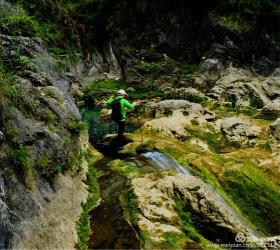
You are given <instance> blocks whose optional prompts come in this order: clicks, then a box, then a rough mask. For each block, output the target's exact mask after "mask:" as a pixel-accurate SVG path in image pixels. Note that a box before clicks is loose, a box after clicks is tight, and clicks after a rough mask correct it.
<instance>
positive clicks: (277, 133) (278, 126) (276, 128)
mask: <svg viewBox="0 0 280 250" xmlns="http://www.w3.org/2000/svg"><path fill="white" fill-rule="evenodd" d="M269 131H270V133H271V134H272V135H273V136H274V137H275V138H276V139H277V140H280V118H278V119H277V120H276V121H275V122H274V123H272V124H270V125H269Z"/></svg>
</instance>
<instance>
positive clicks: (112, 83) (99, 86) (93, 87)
mask: <svg viewBox="0 0 280 250" xmlns="http://www.w3.org/2000/svg"><path fill="white" fill-rule="evenodd" d="M120 88H126V85H125V83H124V82H123V81H121V80H114V79H107V80H95V81H93V82H92V83H90V84H88V85H87V86H86V87H85V88H84V93H85V94H89V93H91V92H94V91H97V90H99V91H100V90H103V89H106V90H114V91H117V90H118V89H120Z"/></svg>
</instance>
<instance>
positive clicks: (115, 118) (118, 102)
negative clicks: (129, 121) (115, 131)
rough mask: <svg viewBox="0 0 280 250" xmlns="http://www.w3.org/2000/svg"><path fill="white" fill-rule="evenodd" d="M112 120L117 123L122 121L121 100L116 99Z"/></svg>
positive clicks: (113, 104)
mask: <svg viewBox="0 0 280 250" xmlns="http://www.w3.org/2000/svg"><path fill="white" fill-rule="evenodd" d="M111 118H112V119H113V121H115V122H119V121H120V120H121V119H122V113H121V99H115V100H114V101H113V103H112V114H111Z"/></svg>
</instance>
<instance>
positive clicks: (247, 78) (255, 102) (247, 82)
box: [208, 67, 270, 108]
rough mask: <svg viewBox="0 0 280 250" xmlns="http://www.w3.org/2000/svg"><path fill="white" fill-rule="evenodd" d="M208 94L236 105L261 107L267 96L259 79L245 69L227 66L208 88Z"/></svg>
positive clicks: (267, 99)
mask: <svg viewBox="0 0 280 250" xmlns="http://www.w3.org/2000/svg"><path fill="white" fill-rule="evenodd" d="M208 96H210V97H212V98H216V99H222V100H224V101H230V102H232V104H233V106H237V107H256V108H262V107H263V106H264V105H266V104H267V103H268V102H270V100H269V98H268V97H267V96H266V95H265V93H264V91H263V88H262V84H261V79H258V78H256V77H253V75H252V74H251V73H250V72H249V71H246V70H243V69H237V68H232V67H230V68H228V69H227V70H226V71H225V73H224V74H223V76H221V78H220V79H219V80H218V81H217V82H216V84H215V86H214V87H213V88H212V89H211V90H210V92H209V93H208Z"/></svg>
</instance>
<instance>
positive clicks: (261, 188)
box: [222, 164, 280, 235]
mask: <svg viewBox="0 0 280 250" xmlns="http://www.w3.org/2000/svg"><path fill="white" fill-rule="evenodd" d="M222 185H223V187H224V190H225V191H226V192H227V193H228V195H229V196H230V197H231V199H232V200H234V202H235V203H236V205H237V206H238V207H239V208H240V210H241V211H242V212H243V213H244V214H245V215H246V217H247V218H248V219H249V220H250V221H251V222H252V223H253V224H254V225H255V226H256V227H257V228H258V230H260V231H262V232H264V233H269V234H273V235H275V234H279V232H280V231H279V228H280V222H279V221H278V220H275V218H279V216H280V190H279V187H276V186H275V185H274V184H273V183H272V182H270V181H269V180H268V179H267V178H266V176H265V175H264V174H263V173H262V172H261V171H260V170H258V169H257V168H256V167H254V166H252V165H249V164H243V165H242V167H241V169H240V170H239V171H238V170H228V171H226V172H225V173H224V175H223V181H222Z"/></svg>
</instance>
